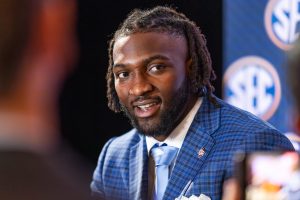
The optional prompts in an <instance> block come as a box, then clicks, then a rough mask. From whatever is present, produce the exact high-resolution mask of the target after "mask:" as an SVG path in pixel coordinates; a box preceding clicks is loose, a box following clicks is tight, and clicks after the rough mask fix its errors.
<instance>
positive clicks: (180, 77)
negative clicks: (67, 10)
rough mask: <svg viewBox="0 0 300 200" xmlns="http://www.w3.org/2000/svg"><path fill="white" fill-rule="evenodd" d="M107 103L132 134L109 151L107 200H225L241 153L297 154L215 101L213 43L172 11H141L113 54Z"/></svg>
mask: <svg viewBox="0 0 300 200" xmlns="http://www.w3.org/2000/svg"><path fill="white" fill-rule="evenodd" d="M109 58H110V60H109V67H108V72H107V86H108V90H107V97H108V103H109V105H108V106H109V107H110V109H112V110H113V111H115V112H124V113H125V114H126V116H128V118H129V119H130V121H131V124H132V126H133V127H134V129H132V130H131V131H130V132H128V133H125V134H124V135H122V136H120V137H117V138H113V139H111V140H110V141H108V142H107V144H106V145H105V146H104V148H103V150H102V152H101V154H100V157H99V162H98V166H97V168H96V169H95V172H94V176H93V181H92V183H91V189H92V192H93V195H94V197H100V198H104V199H130V200H133V199H157V200H161V199H164V200H167V199H172V200H174V199H175V198H179V199H180V198H183V197H191V196H194V197H200V196H201V195H202V196H204V195H205V197H204V198H206V199H209V198H211V199H214V200H216V199H220V198H221V195H222V184H223V182H224V181H225V180H226V179H228V178H230V177H232V175H233V163H232V159H233V156H234V154H235V153H236V152H237V151H242V152H250V151H255V150H293V147H292V145H291V143H290V142H289V140H288V139H287V138H285V137H284V136H283V135H282V134H281V133H279V132H278V131H277V130H276V129H275V128H273V127H272V126H270V125H269V124H267V123H266V122H263V121H261V120H260V119H258V118H256V117H255V116H253V115H251V114H250V113H248V112H245V111H242V110H239V109H237V108H235V107H233V106H230V105H228V104H226V103H225V102H223V101H222V100H220V99H218V98H217V97H215V96H214V95H213V91H214V88H213V86H212V84H211V81H212V80H214V79H215V74H214V71H213V69H212V64H211V59H210V55H209V52H208V50H207V47H206V40H205V37H204V35H203V34H202V33H201V31H200V30H199V28H198V27H197V26H196V24H195V23H194V22H192V21H190V20H189V19H188V18H187V17H186V16H185V15H184V14H182V13H178V12H177V11H175V10H173V9H171V8H168V7H155V8H153V9H151V10H144V11H143V10H134V11H133V12H132V13H131V14H130V15H129V16H128V17H127V19H126V20H125V21H124V22H123V24H122V25H121V26H120V28H119V29H118V30H117V31H116V32H115V34H114V37H113V39H112V40H111V42H110V47H109Z"/></svg>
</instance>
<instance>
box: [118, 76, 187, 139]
mask: <svg viewBox="0 0 300 200" xmlns="http://www.w3.org/2000/svg"><path fill="white" fill-rule="evenodd" d="M189 94H190V90H189V87H188V83H187V81H185V82H184V83H183V84H182V86H181V87H180V88H179V89H178V90H177V91H176V92H175V93H174V94H173V96H172V98H170V99H171V100H170V101H167V102H164V104H165V108H164V109H162V110H161V112H160V114H159V116H157V117H155V119H152V118H151V117H150V118H143V119H138V118H137V117H136V116H135V115H134V113H133V112H130V110H129V109H128V108H127V107H126V106H124V105H123V104H121V107H122V111H123V113H124V114H125V115H126V116H127V117H128V118H129V120H130V123H131V125H132V126H133V127H134V128H136V129H137V130H138V131H139V132H140V133H142V134H144V135H147V136H151V137H158V136H165V137H167V136H169V135H170V133H171V132H172V130H174V129H175V127H176V126H177V125H178V124H179V122H180V121H181V120H182V119H183V118H184V117H185V114H186V107H187V104H188V100H189Z"/></svg>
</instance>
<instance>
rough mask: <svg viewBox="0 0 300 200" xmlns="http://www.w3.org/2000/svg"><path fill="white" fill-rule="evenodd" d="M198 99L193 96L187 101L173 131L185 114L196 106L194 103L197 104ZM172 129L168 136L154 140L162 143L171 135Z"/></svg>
mask: <svg viewBox="0 0 300 200" xmlns="http://www.w3.org/2000/svg"><path fill="white" fill-rule="evenodd" d="M198 99H199V97H198V96H195V95H193V96H190V97H189V99H188V101H187V104H186V106H185V108H184V109H183V110H184V111H183V113H182V116H181V118H179V120H178V123H177V125H176V126H175V127H174V129H175V128H176V127H177V126H178V124H180V122H181V121H182V120H183V119H184V118H185V117H186V116H187V114H188V113H189V112H190V111H191V109H192V108H193V107H194V105H195V104H196V102H197V100H198ZM174 129H172V130H171V131H170V133H169V134H166V135H161V136H155V137H154V138H155V139H156V140H158V141H160V142H162V141H164V140H165V139H166V138H167V137H168V136H169V135H170V134H171V133H172V131H173V130H174Z"/></svg>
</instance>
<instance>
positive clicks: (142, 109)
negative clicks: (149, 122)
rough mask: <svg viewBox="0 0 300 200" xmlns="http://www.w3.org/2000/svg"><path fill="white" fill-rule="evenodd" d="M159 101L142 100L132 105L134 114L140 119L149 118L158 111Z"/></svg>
mask: <svg viewBox="0 0 300 200" xmlns="http://www.w3.org/2000/svg"><path fill="white" fill-rule="evenodd" d="M160 105H161V101H159V100H156V99H154V100H152V99H151V100H143V101H137V102H135V103H134V104H133V106H134V114H135V115H136V116H137V117H140V118H146V117H151V116H153V115H155V114H156V112H158V110H159V109H160Z"/></svg>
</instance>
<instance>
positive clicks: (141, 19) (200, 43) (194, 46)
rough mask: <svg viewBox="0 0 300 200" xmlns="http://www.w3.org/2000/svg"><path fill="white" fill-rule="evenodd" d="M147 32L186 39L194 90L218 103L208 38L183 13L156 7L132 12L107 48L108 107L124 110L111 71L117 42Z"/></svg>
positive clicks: (192, 88) (117, 110)
mask: <svg viewBox="0 0 300 200" xmlns="http://www.w3.org/2000/svg"><path fill="white" fill-rule="evenodd" d="M145 32H159V33H168V34H170V35H178V36H183V37H184V38H186V41H187V45H188V55H189V57H190V59H191V60H192V62H191V66H190V69H191V73H190V74H189V83H190V87H191V90H192V92H193V93H194V94H198V95H199V96H204V95H208V98H209V99H210V101H211V102H213V103H214V104H216V100H215V97H214V96H213V92H214V87H213V86H212V84H211V81H212V80H215V78H216V75H215V73H214V71H213V69H212V62H211V57H210V54H209V52H208V49H207V46H206V39H205V36H204V35H203V34H202V33H201V30H200V29H199V27H197V25H196V24H195V22H193V21H191V20H190V19H188V18H187V17H186V16H185V15H184V14H182V13H179V12H177V11H176V10H174V9H172V8H170V7H163V6H157V7H154V8H152V9H150V10H140V9H135V10H133V11H132V12H131V13H130V14H129V15H128V17H127V18H126V19H125V21H124V22H123V23H122V24H121V25H120V26H119V29H118V30H117V31H116V32H115V34H114V37H113V38H112V40H111V41H110V44H109V49H108V54H109V66H108V71H107V74H106V80H107V98H108V107H109V108H110V109H111V110H113V111H115V112H120V111H121V105H120V103H119V98H118V96H117V92H116V90H115V85H114V84H115V83H114V74H113V72H112V68H113V48H114V44H115V41H116V40H117V39H118V38H120V37H124V36H128V35H131V34H134V33H145Z"/></svg>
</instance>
